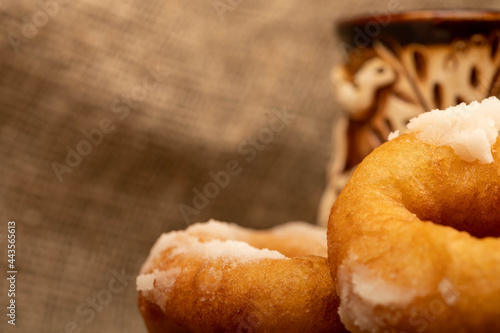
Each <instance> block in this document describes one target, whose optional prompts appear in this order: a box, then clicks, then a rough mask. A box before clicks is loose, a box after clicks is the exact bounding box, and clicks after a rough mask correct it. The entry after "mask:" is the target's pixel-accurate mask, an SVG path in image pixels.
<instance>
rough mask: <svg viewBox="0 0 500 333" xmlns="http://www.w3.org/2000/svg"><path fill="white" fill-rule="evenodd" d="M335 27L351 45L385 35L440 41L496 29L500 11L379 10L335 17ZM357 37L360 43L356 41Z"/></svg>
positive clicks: (401, 40)
mask: <svg viewBox="0 0 500 333" xmlns="http://www.w3.org/2000/svg"><path fill="white" fill-rule="evenodd" d="M335 30H336V33H337V34H338V35H339V36H340V38H341V39H342V40H343V41H344V42H345V43H347V44H348V45H351V47H367V46H371V44H372V42H373V40H375V39H381V38H385V37H390V38H392V39H393V40H395V41H397V42H398V43H399V44H401V45H406V44H409V43H421V44H443V43H450V42H452V41H453V40H456V39H457V38H470V37H471V36H473V35H475V34H487V35H488V34H489V33H491V32H493V31H495V30H497V31H500V11H497V10H473V9H459V10H449V9H441V10H413V11H406V12H398V13H392V14H391V13H385V14H384V13H380V14H376V15H369V16H368V15H364V16H358V17H354V18H347V19H342V20H339V21H338V22H337V23H336V24H335ZM360 40H361V41H362V42H363V43H362V45H361V46H360V45H359V43H357V41H360Z"/></svg>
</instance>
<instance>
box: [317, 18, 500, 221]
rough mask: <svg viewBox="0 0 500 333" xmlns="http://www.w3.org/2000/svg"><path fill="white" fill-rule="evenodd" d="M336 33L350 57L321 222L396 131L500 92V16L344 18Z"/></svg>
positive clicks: (339, 72)
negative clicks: (366, 160) (422, 117)
mask: <svg viewBox="0 0 500 333" xmlns="http://www.w3.org/2000/svg"><path fill="white" fill-rule="evenodd" d="M336 33H337V34H338V36H339V37H340V39H341V42H340V49H341V51H342V53H343V54H344V56H345V58H344V63H342V64H339V65H337V66H336V67H335V68H334V69H333V70H332V73H331V79H332V81H333V86H334V93H335V97H336V100H337V102H338V104H339V105H340V106H341V108H342V110H341V115H340V116H339V119H338V121H337V122H336V123H335V125H334V128H333V155H332V159H331V162H330V165H329V169H328V185H327V188H326V189H325V191H324V194H323V197H322V200H321V204H320V207H319V212H318V224H320V225H326V224H327V222H328V215H329V213H330V209H331V206H332V204H333V203H334V201H335V199H336V197H337V195H338V194H339V193H340V191H341V190H342V188H343V187H344V185H345V184H346V182H347V180H348V179H349V177H350V175H351V174H352V172H353V169H354V168H355V166H356V165H357V164H358V163H360V162H361V161H362V160H363V159H364V158H365V157H366V156H367V155H368V154H369V153H370V152H371V151H372V150H373V149H375V148H376V147H378V146H379V145H380V144H382V143H383V142H385V141H386V140H387V137H388V135H389V133H391V132H393V131H396V130H403V129H404V128H405V126H406V124H407V122H408V120H410V119H411V118H413V117H415V116H418V115H419V114H420V113H422V112H426V111H430V110H433V109H444V108H447V107H449V106H453V105H457V104H460V103H463V102H465V103H470V102H472V101H475V100H478V101H479V100H482V99H484V98H486V97H488V96H498V95H500V49H499V43H500V12H493V11H472V10H439V11H435V10H433V11H413V12H405V13H398V14H387V15H378V16H365V17H359V18H353V19H346V20H343V21H340V22H339V23H338V24H337V25H336Z"/></svg>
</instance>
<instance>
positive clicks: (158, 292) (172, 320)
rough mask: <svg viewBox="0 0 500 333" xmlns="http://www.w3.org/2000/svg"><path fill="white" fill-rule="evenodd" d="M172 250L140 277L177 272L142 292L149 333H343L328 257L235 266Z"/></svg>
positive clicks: (158, 259) (258, 262) (140, 307)
mask: <svg viewBox="0 0 500 333" xmlns="http://www.w3.org/2000/svg"><path fill="white" fill-rule="evenodd" d="M208 238H210V237H208ZM203 240H204V241H209V239H207V237H205V238H204V239H203ZM259 242H260V241H259ZM325 242H326V241H325ZM275 244H276V243H275ZM302 247H304V245H302ZM293 248H296V247H295V246H293ZM175 250H176V249H174V248H169V249H166V250H164V251H163V252H162V253H161V254H160V255H159V256H158V258H157V259H156V260H154V263H153V266H152V267H151V268H150V269H149V270H148V271H147V272H143V273H150V272H153V271H155V270H159V271H169V270H172V269H177V268H179V269H180V270H181V273H180V274H178V275H177V276H176V279H175V283H174V284H173V285H172V286H168V285H167V287H165V286H164V285H162V284H161V283H157V282H155V287H154V288H153V289H152V290H149V291H140V292H139V309H140V311H141V314H142V316H143V318H144V321H145V322H146V326H147V328H148V330H149V332H151V333H155V332H203V333H205V332H214V333H215V332H345V330H344V328H343V326H342V324H341V323H340V320H339V318H338V314H337V307H338V297H337V295H336V293H335V289H334V287H333V281H332V279H331V276H330V268H329V266H328V261H327V259H326V258H325V257H319V256H302V257H296V258H284V259H260V260H255V261H248V262H244V261H243V262H238V261H227V260H226V259H225V258H215V259H207V258H201V257H200V256H196V255H192V254H191V253H189V252H184V253H181V254H175V255H172V253H173V251H175ZM292 250H293V251H292V252H294V251H296V249H295V250H294V249H292ZM164 295H167V297H163V296H164ZM160 305H161V306H160ZM162 308H163V309H164V310H162Z"/></svg>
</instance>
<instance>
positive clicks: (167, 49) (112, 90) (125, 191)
mask: <svg viewBox="0 0 500 333" xmlns="http://www.w3.org/2000/svg"><path fill="white" fill-rule="evenodd" d="M394 1H397V0H392V1H378V2H374V1H369V0H354V1H345V0H341V1H333V0H330V1H325V0H319V1H315V2H307V1H299V0H291V1H290V0H288V1H285V0H272V1H264V0H252V1H224V0H221V1H197V2H189V1H179V0H171V1H157V0H152V1H140V0H125V1H118V0H109V1H98V0H79V1H77V0H58V2H56V1H55V0H41V1H38V0H2V1H1V2H0V22H1V23H0V49H1V50H2V51H1V53H0V73H1V75H0V105H1V109H0V143H1V144H0V157H1V159H2V162H1V164H0V177H1V186H0V193H1V200H0V226H1V227H0V235H1V251H0V253H1V254H2V258H3V259H2V260H1V261H0V267H1V268H2V270H3V271H7V255H6V247H7V246H6V233H7V222H8V221H9V220H14V221H16V222H17V224H16V231H17V234H16V235H17V238H16V240H17V243H16V246H17V248H16V249H17V252H16V260H17V261H16V267H17V270H18V275H17V284H16V288H17V289H16V301H17V303H16V305H17V308H16V311H17V321H16V327H12V326H11V325H8V324H7V323H6V321H7V319H6V316H5V314H3V315H2V318H3V319H2V320H1V322H0V331H1V332H65V331H66V332H72V331H75V332H76V331H78V329H81V330H82V332H145V327H144V324H143V322H142V319H141V317H140V315H139V312H138V309H137V293H136V290H135V282H134V281H133V279H134V278H135V276H136V275H137V273H138V271H139V268H140V266H141V264H142V263H143V261H144V260H145V258H146V257H147V255H148V252H149V250H150V248H151V246H152V244H153V243H154V241H155V240H156V239H157V238H158V236H159V235H160V234H161V233H162V232H168V231H170V230H174V229H183V228H185V227H186V226H187V225H188V224H191V223H194V222H196V221H206V220H208V219H209V218H212V217H213V218H216V219H219V220H225V221H234V222H238V223H240V224H242V225H245V226H247V227H254V228H264V227H271V226H273V225H277V224H280V223H283V222H285V221H289V220H305V221H310V222H312V221H315V216H316V210H317V205H318V202H319V199H320V196H321V193H322V191H323V189H324V186H325V179H326V172H325V170H326V164H327V161H328V158H329V156H330V149H331V143H330V137H331V133H330V131H331V125H332V123H333V121H334V119H335V117H336V113H337V112H338V107H336V105H335V103H334V99H333V96H332V94H331V91H330V90H331V87H330V82H329V71H330V68H331V67H332V66H333V65H334V64H335V63H337V62H339V61H342V52H341V50H340V46H339V44H338V41H337V39H336V38H335V37H334V36H333V35H332V27H333V23H334V21H335V20H336V19H338V18H339V17H343V16H346V15H354V14H361V13H367V12H368V13H369V12H372V13H375V12H376V11H384V10H386V9H387V8H388V6H389V3H390V2H394ZM214 4H215V5H214ZM224 5H225V6H224ZM467 5H473V6H475V7H478V6H483V7H488V6H493V5H492V4H491V3H490V2H487V1H484V2H482V3H481V4H478V2H472V1H451V0H447V1H446V2H436V1H430V0H426V1H419V2H415V1H412V2H410V1H403V0H401V1H400V2H399V7H400V9H402V10H410V9H414V8H433V7H437V6H439V7H441V8H443V7H447V8H453V7H455V8H457V7H466V6H467ZM92 142H93V143H92ZM77 153H79V155H76V154H77ZM81 155H85V156H81ZM54 168H55V169H54ZM222 170H226V171H225V172H224V173H220V171H222ZM58 175H59V177H58ZM214 177H215V178H217V181H218V183H219V185H216V182H215V181H214V180H213V178H214ZM211 182H213V184H212V185H210V183H211ZM207 184H208V186H207ZM198 191H200V192H206V193H207V195H208V196H209V197H205V200H204V199H203V198H201V196H200V194H199V193H200V192H198ZM193 200H194V202H193ZM195 205H196V206H195ZM179 207H181V209H180V208H179ZM197 207H198V208H197ZM195 209H196V210H195ZM181 210H182V211H183V212H184V214H185V216H186V218H184V217H183V215H182V213H181ZM0 281H1V282H0V293H1V294H2V298H1V300H2V304H1V306H2V308H3V309H4V311H2V313H3V312H5V307H6V306H7V301H4V300H6V298H5V297H4V295H6V293H7V290H8V286H7V281H6V280H5V279H2V280H0Z"/></svg>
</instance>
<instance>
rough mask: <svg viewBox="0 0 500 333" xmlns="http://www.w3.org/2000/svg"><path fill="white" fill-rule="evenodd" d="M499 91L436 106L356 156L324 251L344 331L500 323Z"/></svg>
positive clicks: (478, 327)
mask: <svg viewBox="0 0 500 333" xmlns="http://www.w3.org/2000/svg"><path fill="white" fill-rule="evenodd" d="M499 129H500V101H499V100H498V99H497V98H495V97H491V98H488V99H485V100H484V101H482V102H472V103H471V104H469V105H466V104H464V103H462V104H460V105H458V106H455V107H451V108H449V109H446V110H444V111H440V110H433V111H431V112H427V113H423V114H422V115H420V116H419V117H417V118H414V119H412V120H411V121H410V123H409V124H408V126H407V129H405V132H404V133H402V134H401V135H399V133H393V134H392V135H391V136H390V139H391V140H390V141H389V142H386V143H384V144H383V145H381V146H380V147H379V148H377V149H375V150H374V151H373V152H372V153H371V154H370V155H369V156H367V157H366V158H365V159H364V160H363V161H362V163H360V164H359V165H358V167H357V168H356V170H355V171H354V174H353V176H352V177H351V179H350V180H349V181H348V183H347V186H346V187H345V189H344V190H343V191H342V192H341V194H340V195H339V197H338V199H337V201H336V202H335V204H334V205H333V207H332V210H331V213H330V218H329V225H328V232H327V237H328V258H329V263H330V267H331V270H332V277H333V279H334V284H335V286H336V290H337V291H338V294H339V297H340V306H339V314H340V318H341V321H342V322H343V323H344V325H345V326H346V328H347V330H349V331H351V332H499V331H500V238H499V237H500V139H498V131H499Z"/></svg>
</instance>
